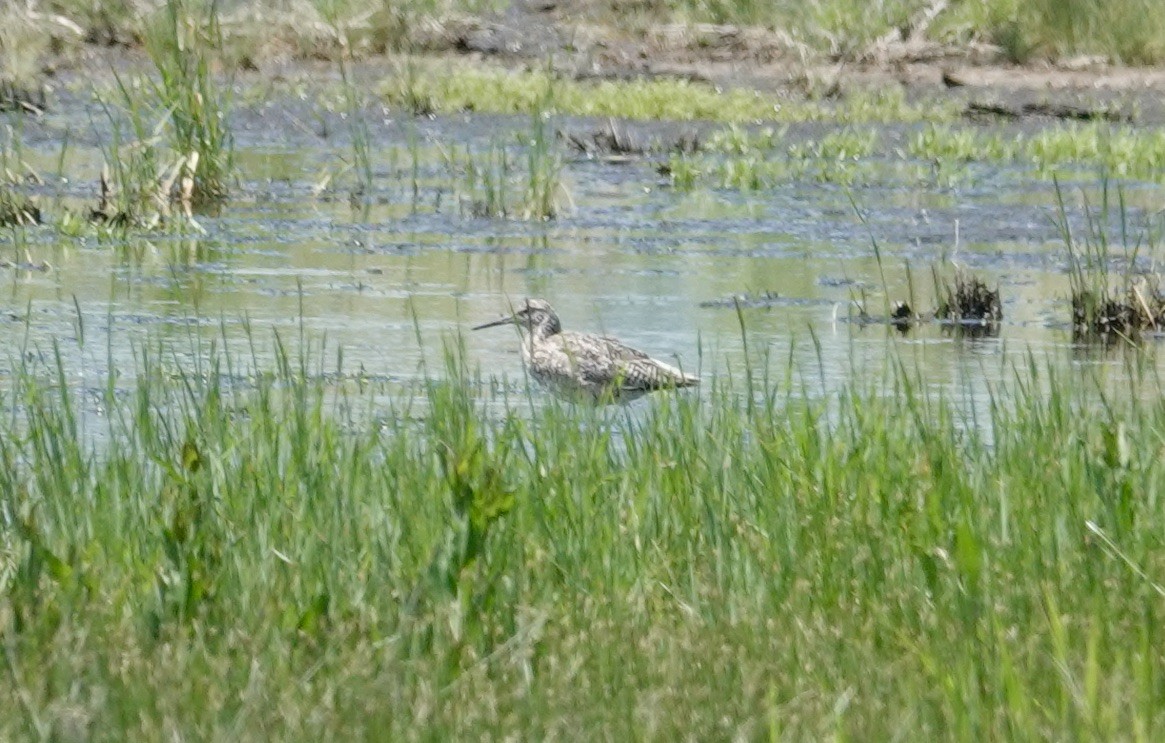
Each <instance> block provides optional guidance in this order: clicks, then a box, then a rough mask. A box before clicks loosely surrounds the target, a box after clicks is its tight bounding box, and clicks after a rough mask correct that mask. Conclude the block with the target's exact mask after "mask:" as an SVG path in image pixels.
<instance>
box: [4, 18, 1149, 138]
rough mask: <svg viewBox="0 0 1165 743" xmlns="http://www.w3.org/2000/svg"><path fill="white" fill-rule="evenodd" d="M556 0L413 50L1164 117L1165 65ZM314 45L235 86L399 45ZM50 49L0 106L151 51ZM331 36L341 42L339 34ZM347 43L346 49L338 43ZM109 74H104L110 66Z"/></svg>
mask: <svg viewBox="0 0 1165 743" xmlns="http://www.w3.org/2000/svg"><path fill="white" fill-rule="evenodd" d="M565 6H566V4H565V3H558V2H554V1H553V0H541V1H535V0H528V1H527V2H514V3H511V4H510V6H509V7H508V8H507V9H506V10H505V11H504V12H502V13H498V14H492V15H484V16H460V15H454V16H449V17H445V18H442V19H440V20H431V21H428V22H425V23H418V24H417V26H416V27H415V28H412V29H410V30H409V34H408V39H409V41H408V47H409V48H408V49H407V53H408V54H410V55H419V56H422V57H425V58H427V59H445V60H460V61H464V62H470V63H473V64H480V65H484V66H489V67H494V68H503V69H523V70H530V69H541V70H547V69H552V70H554V72H555V73H556V74H557V75H560V76H562V77H564V78H568V79H574V80H583V81H588V80H593V81H601V80H630V79H639V78H649V79H650V78H674V79H683V80H690V81H697V82H701V83H705V84H708V85H711V86H715V87H718V88H723V89H734V88H736V89H749V90H756V91H758V92H761V93H764V94H770V95H776V96H780V97H787V98H788V99H789V100H798V99H812V100H843V99H844V98H846V97H847V96H849V95H852V94H854V93H858V92H862V91H869V90H871V89H886V88H895V87H896V88H901V89H902V90H903V91H904V92H905V94H906V96H907V97H908V98H909V99H911V100H933V99H940V100H941V99H951V100H955V101H958V102H959V103H960V105H961V106H962V107H963V109H964V110H965V111H966V116H967V117H968V118H986V119H992V118H995V119H1003V120H1022V119H1028V118H1034V119H1044V120H1049V119H1057V118H1059V119H1066V120H1087V119H1107V120H1113V121H1124V122H1132V123H1136V124H1146V125H1153V124H1161V123H1165V67H1123V66H1114V65H1110V64H1108V63H1107V62H1106V60H1105V59H1103V58H1101V57H1086V56H1081V57H1076V58H1071V59H1063V60H1058V61H1055V62H1051V61H1039V62H1034V63H1031V64H1027V65H1015V64H1010V63H1007V62H1006V61H1005V57H1004V55H1003V53H1002V51H1001V50H1000V49H998V48H995V47H992V46H990V45H985V44H966V45H962V46H956V45H950V44H939V43H934V42H930V41H926V40H921V39H915V38H910V37H908V38H905V39H901V38H887V39H881V40H879V41H878V43H877V44H875V45H872V46H871V47H870V48H868V49H865V50H859V51H858V52H856V53H852V54H850V55H848V56H847V57H846V58H844V59H841V58H837V59H834V58H829V57H827V56H825V55H822V54H820V53H817V52H813V51H811V50H809V49H807V48H806V47H805V46H804V45H803V44H799V43H798V42H797V41H796V40H794V39H792V38H790V37H789V35H788V34H783V33H781V32H779V31H771V30H767V29H762V28H753V27H739V26H731V25H714V24H652V25H648V26H646V27H644V28H640V29H636V30H634V31H628V30H623V29H618V28H614V27H612V26H611V25H609V24H603V23H595V22H593V21H592V20H590V19H589V18H587V17H586V16H585V14H581V13H577V12H572V11H570V10H568V9H567V8H566V7H565ZM319 33H320V35H321V37H323V38H322V40H321V42H320V45H319V48H318V49H317V50H316V51H315V52H312V53H305V52H304V50H303V49H300V50H298V51H292V50H289V49H286V48H281V47H280V46H279V45H277V44H274V43H272V44H268V45H266V46H258V47H255V48H254V49H251V51H250V52H248V53H239V52H237V51H236V52H233V53H225V52H224V58H229V59H230V60H231V62H230V64H231V69H230V70H224V71H230V72H232V73H233V74H234V75H235V76H236V79H237V80H238V81H239V82H242V83H261V82H263V81H265V80H275V81H280V80H286V79H295V78H302V79H315V78H317V77H318V76H327V75H329V74H330V73H331V71H332V70H334V68H335V64H336V63H335V60H334V59H333V58H332V57H338V56H339V55H340V54H344V55H352V56H353V57H354V59H355V61H356V62H357V64H358V65H359V66H360V67H361V68H363V69H364V70H365V74H367V75H375V74H376V71H377V70H378V69H380V70H383V71H384V74H389V73H390V71H391V69H392V61H393V60H394V59H397V58H399V57H400V56H401V54H403V52H386V51H385V50H377V49H372V50H371V52H370V51H369V50H368V49H348V48H332V49H329V48H328V43H329V42H328V41H327V39H326V33H325V31H323V30H321V31H320V32H319ZM92 42H93V43H83V44H81V45H80V46H73V47H70V49H69V51H67V52H60V53H55V54H54V53H51V52H50V53H49V54H48V55H47V56H46V58H45V59H42V60H41V63H40V64H39V70H40V76H39V78H38V79H37V80H36V81H35V82H33V83H28V82H25V83H24V84H23V85H21V86H13V85H7V86H6V87H4V88H0V109H14V108H15V109H24V110H27V111H30V112H32V113H36V112H38V111H40V110H43V109H44V108H45V107H51V106H52V94H53V91H54V90H57V89H59V88H60V87H62V86H73V87H75V86H76V85H77V84H78V83H79V82H82V81H89V80H92V79H93V75H94V73H95V72H96V73H97V74H98V75H99V76H100V75H102V74H109V75H110V76H111V72H112V71H113V70H119V69H126V68H134V67H136V66H137V65H139V64H141V63H142V60H143V58H144V54H143V52H142V51H141V49H140V48H139V47H138V46H137V45H135V44H134V42H133V40H132V39H125V38H120V37H119V38H109V39H94V40H92ZM330 43H332V44H335V43H336V42H335V40H334V39H333V40H331V42H330ZM341 47H342V45H341ZM103 71H104V73H103Z"/></svg>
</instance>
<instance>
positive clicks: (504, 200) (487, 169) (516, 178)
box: [414, 113, 573, 220]
mask: <svg viewBox="0 0 1165 743" xmlns="http://www.w3.org/2000/svg"><path fill="white" fill-rule="evenodd" d="M553 131H554V130H553V127H552V124H551V121H550V119H549V116H548V115H545V114H539V113H535V114H533V115H532V116H531V118H530V129H529V131H528V132H526V133H523V134H522V135H520V136H519V137H518V142H517V143H516V145H514V146H506V145H505V144H504V143H498V142H493V143H491V144H490V146H489V147H488V148H486V149H484V150H479V149H474V148H472V147H470V146H469V145H466V146H465V147H463V148H458V147H456V146H454V147H453V148H451V149H450V150H449V151H448V152H447V153H446V156H445V168H446V171H447V174H448V181H449V184H450V185H449V190H450V191H452V192H453V194H454V195H455V197H456V199H457V203H458V208H459V210H460V213H461V215H462V216H472V217H484V218H494V219H522V220H550V219H554V218H555V217H557V216H558V214H559V213H560V212H561V211H563V210H564V209H569V208H571V207H572V206H573V202H572V200H571V196H570V192H569V190H568V189H567V187H566V185H565V183H564V182H563V178H562V170H563V163H562V154H561V152H560V151H559V149H558V146H557V143H556V142H555V140H554V135H553ZM414 162H415V160H414Z"/></svg>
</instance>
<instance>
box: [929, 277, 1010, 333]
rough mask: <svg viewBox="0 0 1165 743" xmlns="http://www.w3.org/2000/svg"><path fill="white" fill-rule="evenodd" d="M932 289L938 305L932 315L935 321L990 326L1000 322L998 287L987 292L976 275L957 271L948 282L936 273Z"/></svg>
mask: <svg viewBox="0 0 1165 743" xmlns="http://www.w3.org/2000/svg"><path fill="white" fill-rule="evenodd" d="M935 286H936V287H937V289H938V297H939V304H938V309H937V310H935V313H934V316H935V317H936V318H938V319H939V320H946V321H948V322H956V323H964V324H965V323H978V324H982V325H991V324H995V323H998V322H999V321H1000V320H1002V319H1003V305H1002V303H1001V302H1000V300H999V289H998V287H996V288H995V289H989V288H988V287H987V284H986V283H985V282H984V281H983V280H982V279H980V278H979V277H978V276H975V275H973V274H971V273H969V272H967V271H964V270H963V269H961V268H960V269H957V270H956V271H955V278H954V282H953V283H952V282H948V281H947V280H946V279H942V278H940V277H939V276H938V274H937V273H936V274H935Z"/></svg>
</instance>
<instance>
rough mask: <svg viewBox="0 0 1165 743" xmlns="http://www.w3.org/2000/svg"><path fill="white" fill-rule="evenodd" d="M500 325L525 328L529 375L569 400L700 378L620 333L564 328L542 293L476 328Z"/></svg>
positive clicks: (624, 395) (618, 397)
mask: <svg viewBox="0 0 1165 743" xmlns="http://www.w3.org/2000/svg"><path fill="white" fill-rule="evenodd" d="M498 325H517V326H518V327H519V328H520V329H521V330H522V331H523V338H522V361H523V362H524V363H525V364H526V369H527V370H529V372H530V376H532V377H534V379H535V380H537V381H538V382H539V383H540V384H542V385H544V386H546V387H549V388H550V389H551V390H552V391H553V392H555V393H556V394H558V395H561V396H562V397H565V398H567V399H570V400H580V401H590V402H597V403H613V402H629V401H631V400H634V399H636V398H637V397H642V396H643V395H646V394H647V393H648V392H654V391H656V390H667V389H675V388H678V387H693V386H695V385H697V384H699V383H700V379H699V378H698V377H694V376H692V375H690V374H685V373H684V372H682V371H680V370H679V369H677V368H675V367H674V366H671V365H670V364H665V363H663V362H662V361H658V360H656V359H653V358H651V357H650V356H648V355H647V354H645V353H643V352H642V351H640V350H637V349H634V348H631V347H630V346H628V345H626V344H624V343H623V342H622V341H620V340H618V339H617V338H611V337H610V336H605V335H596V334H594V333H573V332H570V331H563V329H562V323H561V322H560V321H559V320H558V314H557V313H556V312H555V311H554V308H553V307H551V306H550V304H549V303H548V302H546V301H545V300H542V299H527V300H526V301H525V302H524V303H523V304H522V305H521V307H520V308H518V310H517V311H516V312H514V313H513V314H512V315H509V316H508V317H503V318H501V319H500V320H494V321H493V322H487V323H485V324H483V325H478V326H477V327H475V328H473V329H474V330H481V329H483V328H492V327H495V326H498Z"/></svg>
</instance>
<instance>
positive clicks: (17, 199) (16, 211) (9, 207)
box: [0, 186, 41, 227]
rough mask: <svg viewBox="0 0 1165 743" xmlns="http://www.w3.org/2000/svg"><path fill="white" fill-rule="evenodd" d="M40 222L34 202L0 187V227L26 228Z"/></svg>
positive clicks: (37, 208) (38, 208)
mask: <svg viewBox="0 0 1165 743" xmlns="http://www.w3.org/2000/svg"><path fill="white" fill-rule="evenodd" d="M40 220H41V215H40V207H39V206H37V205H36V202H35V201H33V200H32V199H30V198H29V197H27V196H25V195H24V194H22V193H19V192H17V191H16V190H14V189H12V188H10V187H8V186H3V187H0V227H26V226H29V225H34V224H40Z"/></svg>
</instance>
